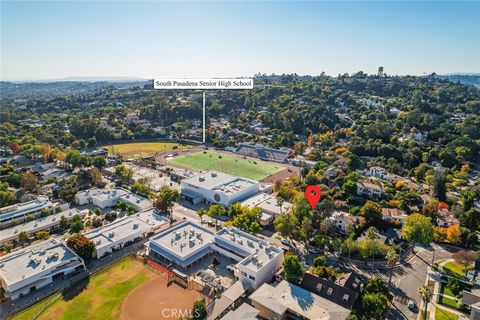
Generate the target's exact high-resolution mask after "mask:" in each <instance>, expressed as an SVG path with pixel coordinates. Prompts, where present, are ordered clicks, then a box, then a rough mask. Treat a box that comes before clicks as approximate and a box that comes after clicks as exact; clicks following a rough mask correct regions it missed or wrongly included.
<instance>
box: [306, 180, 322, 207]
mask: <svg viewBox="0 0 480 320" xmlns="http://www.w3.org/2000/svg"><path fill="white" fill-rule="evenodd" d="M321 196H322V193H321V190H320V187H319V186H315V185H311V186H308V187H307V188H306V189H305V197H306V198H307V200H308V203H310V206H311V207H312V209H313V208H315V206H316V205H317V203H318V200H320V197H321Z"/></svg>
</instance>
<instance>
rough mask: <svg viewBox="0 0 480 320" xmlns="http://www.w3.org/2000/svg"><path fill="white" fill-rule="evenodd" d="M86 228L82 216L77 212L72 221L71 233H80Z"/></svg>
mask: <svg viewBox="0 0 480 320" xmlns="http://www.w3.org/2000/svg"><path fill="white" fill-rule="evenodd" d="M83 228H85V224H84V223H83V220H82V217H80V215H78V214H76V215H74V216H73V218H72V222H71V223H70V233H78V232H80V231H82V230H83Z"/></svg>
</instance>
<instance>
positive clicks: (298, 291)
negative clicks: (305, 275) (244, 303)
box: [249, 280, 350, 320]
mask: <svg viewBox="0 0 480 320" xmlns="http://www.w3.org/2000/svg"><path fill="white" fill-rule="evenodd" d="M249 298H250V299H251V300H252V301H254V302H256V303H259V304H261V305H262V306H264V307H266V308H268V309H269V310H271V311H273V312H275V313H276V314H279V315H284V314H285V313H286V312H287V310H290V311H292V312H293V313H296V314H298V315H300V316H302V317H304V318H306V319H325V320H330V319H335V320H345V319H347V317H348V316H349V315H350V310H348V309H346V308H344V307H342V306H340V305H338V304H336V303H334V302H331V301H329V300H327V299H324V298H322V297H320V296H318V295H316V294H314V293H311V292H310V291H307V290H305V289H303V288H301V287H299V286H296V285H294V284H292V283H290V282H287V281H285V280H282V281H281V282H280V283H279V284H277V286H275V287H274V286H272V285H270V284H267V283H264V284H263V285H262V286H261V287H260V288H258V289H257V290H256V291H255V292H254V293H252V294H251V295H250V297H249Z"/></svg>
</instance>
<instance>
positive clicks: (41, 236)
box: [35, 231, 50, 240]
mask: <svg viewBox="0 0 480 320" xmlns="http://www.w3.org/2000/svg"><path fill="white" fill-rule="evenodd" d="M35 237H36V238H37V239H38V240H47V239H48V238H49V237H50V234H49V233H48V232H47V231H39V232H37V233H35Z"/></svg>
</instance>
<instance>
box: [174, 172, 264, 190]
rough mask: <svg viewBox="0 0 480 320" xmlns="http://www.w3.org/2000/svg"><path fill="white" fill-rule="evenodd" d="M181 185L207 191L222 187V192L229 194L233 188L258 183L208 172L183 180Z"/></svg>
mask: <svg viewBox="0 0 480 320" xmlns="http://www.w3.org/2000/svg"><path fill="white" fill-rule="evenodd" d="M182 183H186V184H189V185H192V186H194V187H197V188H204V189H208V190H219V188H222V187H223V188H226V189H225V190H226V191H224V190H222V191H224V192H231V191H233V190H234V189H235V188H245V186H249V185H252V184H255V183H258V182H256V181H253V180H248V179H245V178H240V177H235V176H232V175H229V174H226V173H223V172H216V171H209V172H205V173H202V174H199V175H196V176H194V177H191V178H187V179H183V180H182ZM229 185H230V186H229Z"/></svg>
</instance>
